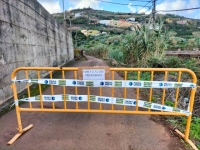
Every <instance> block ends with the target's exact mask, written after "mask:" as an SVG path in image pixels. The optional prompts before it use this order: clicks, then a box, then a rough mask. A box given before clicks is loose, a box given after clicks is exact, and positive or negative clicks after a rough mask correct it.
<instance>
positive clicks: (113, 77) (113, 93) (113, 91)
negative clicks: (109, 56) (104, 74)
mask: <svg viewBox="0 0 200 150" xmlns="http://www.w3.org/2000/svg"><path fill="white" fill-rule="evenodd" d="M114 79H115V72H114V71H112V80H114ZM114 95H115V89H114V87H112V98H113V97H114ZM112 110H114V104H112Z"/></svg>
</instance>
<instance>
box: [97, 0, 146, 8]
mask: <svg viewBox="0 0 200 150" xmlns="http://www.w3.org/2000/svg"><path fill="white" fill-rule="evenodd" d="M95 1H99V2H103V3H110V4H116V5H126V6H127V5H129V6H139V7H143V5H132V4H125V3H115V2H109V1H104V0H95ZM145 7H149V6H145Z"/></svg>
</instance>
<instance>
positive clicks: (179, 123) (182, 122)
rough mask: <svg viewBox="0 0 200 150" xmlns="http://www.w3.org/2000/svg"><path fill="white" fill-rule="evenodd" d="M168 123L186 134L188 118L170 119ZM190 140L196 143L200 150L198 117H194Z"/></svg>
mask: <svg viewBox="0 0 200 150" xmlns="http://www.w3.org/2000/svg"><path fill="white" fill-rule="evenodd" d="M167 121H168V122H170V123H171V124H172V125H173V126H175V127H176V128H178V129H179V130H180V131H181V132H183V133H184V130H185V126H186V123H187V118H186V117H168V119H167ZM190 138H191V139H192V140H193V141H196V145H197V147H198V148H200V142H198V141H200V118H198V117H192V122H191V127H190ZM198 143H199V144H198Z"/></svg>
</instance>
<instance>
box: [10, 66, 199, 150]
mask: <svg viewBox="0 0 200 150" xmlns="http://www.w3.org/2000/svg"><path fill="white" fill-rule="evenodd" d="M19 71H20V72H21V71H24V73H25V77H26V79H28V77H29V74H28V73H29V71H35V72H37V77H38V79H40V78H41V71H49V75H50V79H52V78H53V75H52V72H53V71H61V75H62V79H65V73H66V72H68V71H73V72H74V79H77V78H78V77H77V72H78V68H68V67H63V68H59V67H45V68H44V67H21V68H17V69H15V70H14V71H13V73H12V80H15V79H16V76H17V73H18V72H19ZM115 72H123V74H124V80H127V76H128V74H129V73H130V72H137V79H136V80H138V81H139V80H140V79H141V73H143V72H149V75H150V79H149V80H150V81H154V76H155V74H156V73H159V74H164V78H163V79H164V81H167V77H168V74H169V73H170V72H173V73H175V74H177V81H176V82H180V81H181V76H182V74H183V73H187V74H189V75H190V76H191V79H192V81H191V82H192V83H194V84H196V83H197V78H196V75H195V73H194V72H192V71H191V70H189V69H183V68H176V69H172V68H110V73H111V79H112V80H115ZM54 86H55V85H50V89H51V94H52V95H54V94H55V92H54ZM26 87H27V92H28V97H29V98H30V97H31V94H30V83H26ZM38 88H39V94H40V107H37V108H34V107H33V104H32V102H29V108H20V106H19V105H18V95H17V94H18V93H17V88H16V83H15V82H14V83H13V84H12V89H13V94H14V100H15V101H16V103H17V104H16V103H15V104H16V105H15V106H16V115H17V122H18V130H19V133H18V134H17V135H15V136H14V137H13V138H12V139H11V140H10V141H9V142H8V144H12V143H13V142H14V141H15V140H16V139H17V138H18V137H19V136H21V135H22V134H23V133H24V132H26V131H27V130H29V129H30V128H32V127H33V125H29V126H28V127H26V128H24V129H23V128H22V123H21V117H20V113H21V112H84V113H112V114H141V115H172V116H186V117H187V125H186V129H185V134H183V133H181V132H180V131H178V130H176V132H177V133H178V134H180V135H181V136H182V137H183V138H184V139H185V141H187V142H188V143H189V144H190V145H191V146H192V147H193V148H194V149H197V148H196V146H195V145H194V144H193V143H192V142H191V141H190V140H189V131H190V123H191V117H192V114H191V113H192V111H193V104H194V97H195V92H196V87H195V88H191V93H190V103H189V112H191V113H190V114H189V115H186V114H185V113H177V112H165V111H152V110H151V109H147V110H145V111H144V110H139V106H138V101H139V95H140V88H136V107H135V110H127V106H126V105H124V106H123V109H122V110H119V109H118V110H117V109H115V105H114V104H111V109H110V110H107V109H103V107H102V103H99V109H91V101H90V92H91V87H86V88H87V96H88V98H87V102H86V103H87V108H86V109H79V102H78V101H76V102H75V103H76V104H75V109H71V108H69V107H68V105H67V103H68V102H67V98H66V96H64V99H63V109H60V108H59V109H58V108H56V107H55V102H52V108H45V107H44V102H43V100H42V92H43V91H42V87H41V84H38ZM102 88H103V87H99V96H102ZM67 89H68V87H67V86H63V94H64V95H66V94H68V90H67ZM153 89H154V88H149V102H150V103H151V102H152V95H153ZM175 90H176V96H175V103H174V108H176V107H177V104H178V98H179V91H180V89H179V88H176V89H175ZM111 91H112V97H115V87H111ZM123 91H124V98H127V94H128V93H127V88H126V87H124V88H123ZM75 94H76V95H78V87H77V86H76V87H75ZM165 96H166V89H165V88H163V91H162V97H161V104H162V105H164V104H165V98H166V97H165Z"/></svg>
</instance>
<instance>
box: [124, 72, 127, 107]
mask: <svg viewBox="0 0 200 150" xmlns="http://www.w3.org/2000/svg"><path fill="white" fill-rule="evenodd" d="M124 80H127V71H124ZM124 98H126V87H125V88H124ZM124 110H126V105H124Z"/></svg>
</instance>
